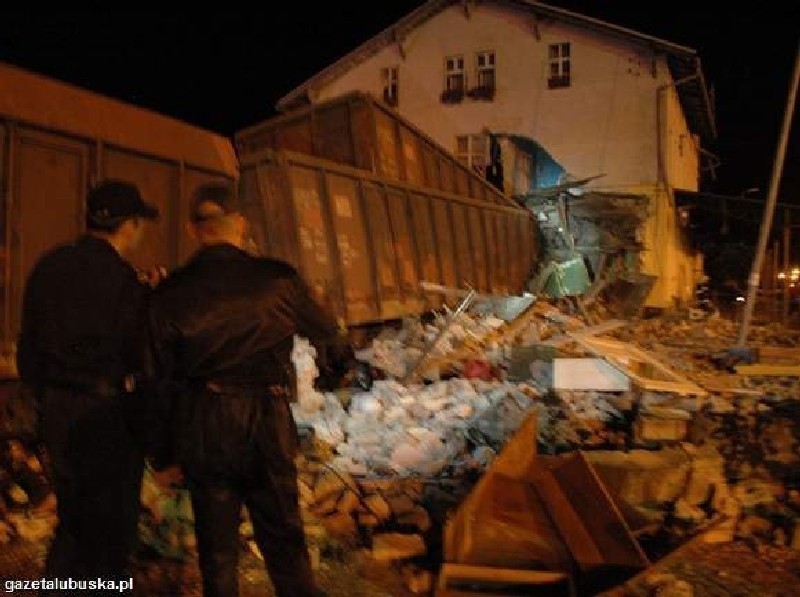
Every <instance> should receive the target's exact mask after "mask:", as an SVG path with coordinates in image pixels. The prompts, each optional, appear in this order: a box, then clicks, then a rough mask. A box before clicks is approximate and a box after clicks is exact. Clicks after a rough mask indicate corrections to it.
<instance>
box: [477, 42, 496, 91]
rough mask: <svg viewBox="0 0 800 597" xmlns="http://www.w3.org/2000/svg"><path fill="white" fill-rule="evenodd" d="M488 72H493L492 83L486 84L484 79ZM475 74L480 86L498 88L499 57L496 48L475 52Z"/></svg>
mask: <svg viewBox="0 0 800 597" xmlns="http://www.w3.org/2000/svg"><path fill="white" fill-rule="evenodd" d="M481 62H483V64H481ZM487 73H491V77H492V84H491V85H486V84H485V82H484V80H483V79H484V77H485V76H486V74H487ZM475 74H476V76H475V81H476V83H477V85H478V87H486V88H489V89H492V90H494V89H497V59H496V56H495V52H494V50H484V51H483V52H478V53H477V54H475Z"/></svg>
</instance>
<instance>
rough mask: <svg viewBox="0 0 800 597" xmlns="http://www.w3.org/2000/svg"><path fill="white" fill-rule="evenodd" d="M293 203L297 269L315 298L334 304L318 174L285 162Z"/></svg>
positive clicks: (333, 290) (331, 265) (326, 303)
mask: <svg viewBox="0 0 800 597" xmlns="http://www.w3.org/2000/svg"><path fill="white" fill-rule="evenodd" d="M289 177H290V181H291V189H292V200H293V207H294V210H295V213H296V218H297V219H296V225H297V232H298V235H299V241H300V246H299V249H300V251H299V252H300V269H301V271H302V273H303V276H304V277H305V280H306V282H307V283H308V285H309V286H310V287H311V290H312V291H313V292H314V293H315V294H316V296H317V299H318V300H320V301H321V302H322V303H324V304H325V305H328V306H329V307H332V308H335V307H336V306H337V305H336V295H335V284H336V279H335V276H334V274H333V263H332V261H331V254H330V248H329V246H328V234H329V231H328V228H327V226H326V224H325V214H324V213H323V205H322V198H321V196H320V181H319V174H318V172H317V171H316V170H314V169H312V168H306V167H301V166H296V165H292V166H289Z"/></svg>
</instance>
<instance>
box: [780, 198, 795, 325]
mask: <svg viewBox="0 0 800 597" xmlns="http://www.w3.org/2000/svg"><path fill="white" fill-rule="evenodd" d="M791 218H792V212H791V210H788V209H785V210H783V274H784V278H783V280H781V282H783V317H782V320H783V325H786V324H788V323H789V277H790V275H791V272H790V270H791V269H792V264H791V260H792V220H791Z"/></svg>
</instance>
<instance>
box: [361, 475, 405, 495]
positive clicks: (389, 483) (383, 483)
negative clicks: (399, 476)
mask: <svg viewBox="0 0 800 597" xmlns="http://www.w3.org/2000/svg"><path fill="white" fill-rule="evenodd" d="M397 485H398V481H397V480H396V479H364V480H361V481H359V482H358V486H359V487H360V488H361V491H363V492H364V493H365V494H367V495H369V494H373V493H384V494H390V493H398V489H397Z"/></svg>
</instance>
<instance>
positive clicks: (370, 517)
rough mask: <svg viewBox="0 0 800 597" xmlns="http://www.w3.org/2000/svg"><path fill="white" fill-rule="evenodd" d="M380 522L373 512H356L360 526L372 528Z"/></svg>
mask: <svg viewBox="0 0 800 597" xmlns="http://www.w3.org/2000/svg"><path fill="white" fill-rule="evenodd" d="M380 523H381V521H380V520H378V517H377V516H375V515H374V514H365V513H364V512H359V513H358V524H360V525H361V526H362V527H367V528H372V527H376V526H378V525H379V524H380Z"/></svg>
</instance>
